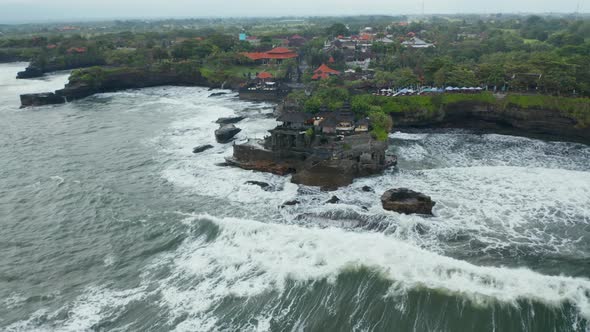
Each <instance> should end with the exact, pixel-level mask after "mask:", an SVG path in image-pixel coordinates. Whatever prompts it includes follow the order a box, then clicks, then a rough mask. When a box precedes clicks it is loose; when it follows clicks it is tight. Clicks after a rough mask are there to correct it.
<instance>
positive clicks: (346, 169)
mask: <svg viewBox="0 0 590 332" xmlns="http://www.w3.org/2000/svg"><path fill="white" fill-rule="evenodd" d="M277 121H278V122H279V123H280V124H279V125H278V126H277V127H276V128H274V129H272V130H270V131H269V132H270V135H269V136H267V137H265V138H264V139H262V140H249V141H248V142H246V143H243V144H236V145H234V153H233V156H232V157H231V158H227V162H228V164H230V165H234V166H238V167H241V168H244V169H249V170H257V171H263V172H271V173H274V174H279V175H285V174H290V173H293V177H292V182H294V183H298V184H304V185H310V186H319V187H321V188H323V189H327V190H330V189H335V188H338V187H341V186H346V185H349V184H350V183H352V181H353V179H354V178H356V177H360V176H369V175H373V174H378V173H380V172H382V171H383V170H385V169H386V168H388V167H390V166H393V165H395V164H396V159H395V157H394V156H388V155H387V154H386V151H387V147H388V144H387V141H386V140H381V141H380V140H376V139H375V138H374V137H373V136H372V135H371V134H370V133H369V126H370V122H369V120H368V119H366V118H361V119H355V116H354V114H353V113H352V112H350V110H349V109H347V107H346V106H345V107H344V108H343V109H342V110H340V111H336V112H326V111H324V112H320V113H317V114H310V113H305V112H295V111H286V112H283V113H282V114H280V116H279V117H278V118H277Z"/></svg>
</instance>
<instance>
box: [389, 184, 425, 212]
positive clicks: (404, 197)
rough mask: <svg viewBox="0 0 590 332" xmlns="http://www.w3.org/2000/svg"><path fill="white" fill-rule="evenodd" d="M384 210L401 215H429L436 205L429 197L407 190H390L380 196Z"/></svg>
mask: <svg viewBox="0 0 590 332" xmlns="http://www.w3.org/2000/svg"><path fill="white" fill-rule="evenodd" d="M381 204H382V205H383V208H384V209H385V210H389V211H395V212H398V213H403V214H427V215H428V214H429V215H432V208H433V207H434V205H435V204H436V203H435V202H433V201H432V199H431V198H430V197H429V196H426V195H424V194H422V193H419V192H415V191H412V190H410V189H407V188H399V189H391V190H388V191H386V192H385V193H384V194H383V196H381Z"/></svg>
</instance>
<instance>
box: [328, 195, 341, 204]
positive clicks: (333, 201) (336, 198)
mask: <svg viewBox="0 0 590 332" xmlns="http://www.w3.org/2000/svg"><path fill="white" fill-rule="evenodd" d="M338 202H340V198H338V196H332V198H330V199H329V200H327V201H326V204H337V203H338Z"/></svg>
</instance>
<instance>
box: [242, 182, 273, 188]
mask: <svg viewBox="0 0 590 332" xmlns="http://www.w3.org/2000/svg"><path fill="white" fill-rule="evenodd" d="M245 184H249V185H253V186H259V187H260V188H262V189H267V188H269V187H270V184H268V183H266V182H262V181H246V182H245Z"/></svg>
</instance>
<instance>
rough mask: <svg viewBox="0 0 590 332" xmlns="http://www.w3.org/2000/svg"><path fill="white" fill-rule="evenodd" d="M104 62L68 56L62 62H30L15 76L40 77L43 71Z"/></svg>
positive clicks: (21, 77)
mask: <svg viewBox="0 0 590 332" xmlns="http://www.w3.org/2000/svg"><path fill="white" fill-rule="evenodd" d="M104 64H105V61H104V60H103V59H95V58H84V57H79V58H70V59H69V61H67V62H66V61H64V62H49V63H46V64H44V65H40V64H36V63H31V64H30V65H29V66H28V67H27V68H25V70H24V71H20V72H18V73H17V74H16V78H20V79H24V78H35V77H41V76H43V74H45V73H50V72H54V71H60V70H70V69H78V68H85V67H92V66H102V65H104Z"/></svg>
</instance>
